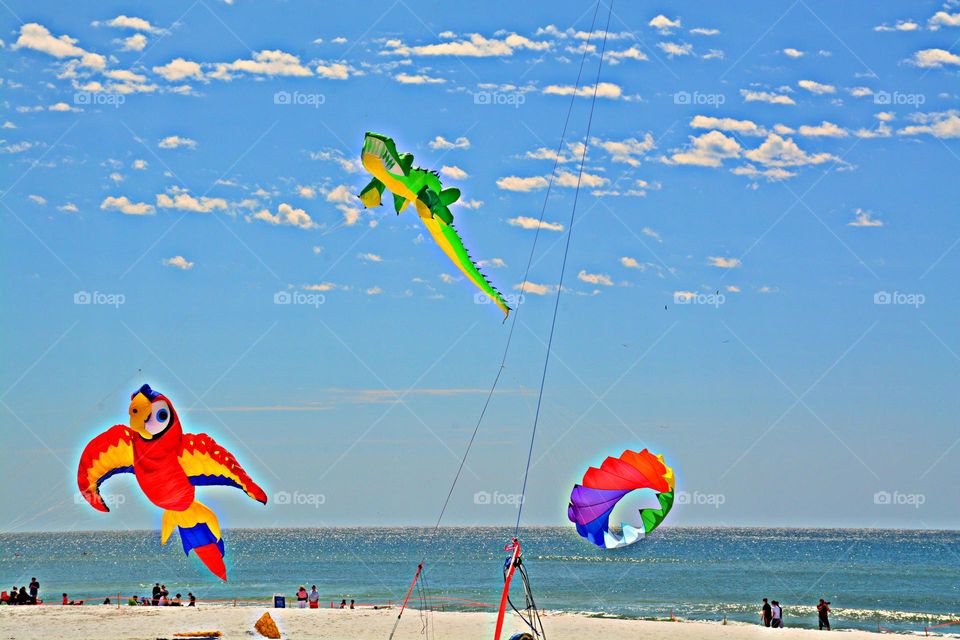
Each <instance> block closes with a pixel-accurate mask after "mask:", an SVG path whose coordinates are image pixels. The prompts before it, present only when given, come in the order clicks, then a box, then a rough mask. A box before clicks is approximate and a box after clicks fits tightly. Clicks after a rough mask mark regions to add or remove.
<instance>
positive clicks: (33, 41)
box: [12, 22, 107, 69]
mask: <svg viewBox="0 0 960 640" xmlns="http://www.w3.org/2000/svg"><path fill="white" fill-rule="evenodd" d="M77 42H78V40H77V39H76V38H71V37H70V36H68V35H62V36H59V37H55V36H54V35H52V34H51V33H50V31H49V30H48V29H47V28H46V27H44V26H43V25H42V24H37V23H36V22H29V23H27V24H24V25H21V26H20V36H19V37H18V38H17V41H16V42H14V43H13V47H12V48H13V49H21V48H24V49H33V50H34V51H40V52H41V53H45V54H47V55H50V56H53V57H54V58H60V59H63V58H79V64H80V66H83V67H88V68H91V69H103V68H105V67H106V65H107V59H106V58H105V57H103V56H102V55H100V54H99V53H90V52H88V51H86V50H84V49H83V48H81V47H78V46H77Z"/></svg>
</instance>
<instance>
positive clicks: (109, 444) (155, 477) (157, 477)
mask: <svg viewBox="0 0 960 640" xmlns="http://www.w3.org/2000/svg"><path fill="white" fill-rule="evenodd" d="M129 413H130V426H129V427H128V426H126V425H122V424H118V425H114V426H113V427H110V428H109V429H107V430H106V431H104V432H103V433H101V434H100V435H98V436H97V437H96V438H94V439H93V440H91V441H90V442H89V443H88V444H87V446H86V447H85V448H84V450H83V454H82V455H81V456H80V466H79V468H78V469H77V484H78V485H79V486H80V493H81V494H83V497H84V498H86V500H87V502H89V503H90V504H91V506H93V508H94V509H96V510H98V511H104V512H106V511H109V510H110V509H108V508H107V505H106V504H104V502H103V498H101V497H100V485H101V484H102V483H103V481H104V480H106V479H107V478H109V477H111V476H113V475H115V474H118V473H132V474H134V475H135V476H136V478H137V483H138V484H139V485H140V488H141V489H142V490H143V493H144V494H145V495H146V496H147V499H149V500H150V502H152V503H153V504H155V505H157V506H158V507H160V508H161V509H163V510H164V512H163V520H162V523H161V533H160V542H161V544H166V543H167V539H169V538H170V534H171V533H173V528H174V527H178V528H179V530H180V541H181V542H182V543H183V552H184V553H186V554H188V555H189V554H190V551H191V550H193V551H195V552H196V554H197V557H198V558H200V560H201V561H202V562H203V564H204V565H206V567H207V568H208V569H209V570H210V571H212V572H213V574H214V575H216V576H217V577H219V578H220V579H221V580H226V579H227V569H226V567H225V566H224V564H223V553H224V551H223V539H222V538H221V537H220V524H219V523H218V522H217V516H216V515H214V513H213V511H211V510H210V509H209V508H208V507H207V506H205V505H204V504H202V503H201V502H199V501H197V500H196V499H195V497H194V495H195V492H196V489H195V487H197V486H203V485H224V486H228V487H237V488H238V489H240V490H242V491H243V492H244V493H246V494H247V495H248V496H250V497H251V498H253V499H254V500H257V501H258V502H262V503H263V504H266V503H267V495H266V494H265V493H264V492H263V489H261V488H260V487H259V486H257V483H255V482H254V481H253V480H251V479H250V476H248V475H247V473H246V472H245V471H244V470H243V467H241V466H240V463H239V462H237V459H236V458H235V457H234V456H233V454H231V453H230V452H229V451H227V450H226V449H224V448H223V447H222V446H220V445H219V444H217V442H216V441H215V440H214V439H213V438H211V437H210V436H208V435H206V434H204V433H198V434H192V433H184V432H183V429H182V427H181V426H180V418H179V417H177V412H176V410H175V409H174V408H173V404H172V403H171V402H170V400H168V399H167V398H166V397H165V396H163V395H162V394H160V393H157V392H156V391H154V390H153V389H151V388H150V385H146V384H145V385H143V386H142V387H140V389H138V390H137V391H136V393H134V394H133V395H132V396H131V399H130V409H129Z"/></svg>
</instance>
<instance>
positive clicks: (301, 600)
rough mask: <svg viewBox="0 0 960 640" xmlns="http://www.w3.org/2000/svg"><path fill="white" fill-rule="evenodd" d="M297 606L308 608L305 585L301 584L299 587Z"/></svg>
mask: <svg viewBox="0 0 960 640" xmlns="http://www.w3.org/2000/svg"><path fill="white" fill-rule="evenodd" d="M297 606H298V607H300V608H301V609H306V608H307V588H306V587H304V586H303V585H300V588H299V589H297Z"/></svg>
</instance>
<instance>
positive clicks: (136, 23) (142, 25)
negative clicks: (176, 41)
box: [93, 15, 163, 33]
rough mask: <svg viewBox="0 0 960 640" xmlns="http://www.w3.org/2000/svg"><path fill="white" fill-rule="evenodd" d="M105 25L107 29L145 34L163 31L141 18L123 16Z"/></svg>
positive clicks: (96, 24) (95, 23)
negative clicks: (112, 28)
mask: <svg viewBox="0 0 960 640" xmlns="http://www.w3.org/2000/svg"><path fill="white" fill-rule="evenodd" d="M93 24H94V26H98V25H99V23H97V22H94V23H93ZM106 25H107V26H108V27H114V28H117V29H132V30H133V31H146V32H147V33H161V32H162V31H163V29H158V28H157V27H155V26H153V25H152V24H150V22H149V21H147V20H144V19H143V18H136V17H133V16H125V15H119V16H117V17H116V18H114V19H113V20H110V21H109V22H107V23H106Z"/></svg>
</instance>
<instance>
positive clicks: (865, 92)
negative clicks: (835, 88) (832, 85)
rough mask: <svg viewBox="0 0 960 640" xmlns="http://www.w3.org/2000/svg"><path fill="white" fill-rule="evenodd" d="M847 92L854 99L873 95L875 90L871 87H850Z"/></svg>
mask: <svg viewBox="0 0 960 640" xmlns="http://www.w3.org/2000/svg"><path fill="white" fill-rule="evenodd" d="M847 91H848V92H849V93H850V95H852V96H853V97H854V98H865V97H867V96H872V95H873V89H871V88H870V87H850V88H849V89H847Z"/></svg>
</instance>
